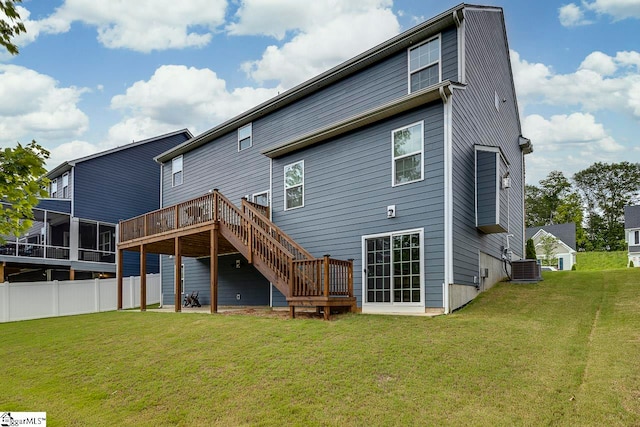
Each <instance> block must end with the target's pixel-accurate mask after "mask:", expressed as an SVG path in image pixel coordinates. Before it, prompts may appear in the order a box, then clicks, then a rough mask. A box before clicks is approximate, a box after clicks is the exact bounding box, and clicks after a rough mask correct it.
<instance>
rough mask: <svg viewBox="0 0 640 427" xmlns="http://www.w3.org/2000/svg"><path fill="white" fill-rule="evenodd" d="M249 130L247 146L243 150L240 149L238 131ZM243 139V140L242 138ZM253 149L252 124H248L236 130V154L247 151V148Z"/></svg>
mask: <svg viewBox="0 0 640 427" xmlns="http://www.w3.org/2000/svg"><path fill="white" fill-rule="evenodd" d="M246 128H249V146H248V147H245V148H240V141H241V139H240V131H241V130H243V129H246ZM243 139H245V138H243ZM251 147H253V123H249V124H247V125H244V126H241V127H239V128H238V152H240V151H244V150H247V149H249V148H251Z"/></svg>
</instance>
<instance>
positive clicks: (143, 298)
mask: <svg viewBox="0 0 640 427" xmlns="http://www.w3.org/2000/svg"><path fill="white" fill-rule="evenodd" d="M140 311H147V252H146V249H145V247H144V245H140Z"/></svg>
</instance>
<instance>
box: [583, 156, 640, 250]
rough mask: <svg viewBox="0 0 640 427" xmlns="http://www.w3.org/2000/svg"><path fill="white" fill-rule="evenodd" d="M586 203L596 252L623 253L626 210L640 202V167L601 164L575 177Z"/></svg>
mask: <svg viewBox="0 0 640 427" xmlns="http://www.w3.org/2000/svg"><path fill="white" fill-rule="evenodd" d="M573 180H574V181H575V183H576V186H577V187H578V189H579V190H580V192H581V193H582V195H583V197H584V200H585V201H586V209H587V212H586V213H587V224H588V235H589V239H590V240H591V243H592V244H593V245H594V247H593V249H600V250H602V249H605V248H606V249H610V250H623V249H625V243H624V207H625V206H627V205H632V204H634V203H635V202H637V201H638V198H639V195H640V164H637V163H629V162H621V163H612V164H608V163H602V162H597V163H594V164H593V165H591V166H590V167H588V168H587V169H584V170H582V171H580V172H578V173H576V174H575V175H574V176H573Z"/></svg>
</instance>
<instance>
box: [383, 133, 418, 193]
mask: <svg viewBox="0 0 640 427" xmlns="http://www.w3.org/2000/svg"><path fill="white" fill-rule="evenodd" d="M423 126H424V125H423V122H418V123H414V124H412V125H409V126H406V127H403V128H400V129H396V130H394V131H393V132H392V133H391V139H392V149H393V165H392V169H393V185H394V186H395V185H401V184H408V183H410V182H414V181H420V180H421V179H422V178H423V175H424V166H423V163H424V162H423V157H424V149H423V147H424V131H423Z"/></svg>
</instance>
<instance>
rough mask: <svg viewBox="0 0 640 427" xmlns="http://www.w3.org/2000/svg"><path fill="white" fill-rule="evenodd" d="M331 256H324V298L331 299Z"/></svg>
mask: <svg viewBox="0 0 640 427" xmlns="http://www.w3.org/2000/svg"><path fill="white" fill-rule="evenodd" d="M330 256H331V255H328V254H327V255H325V256H324V296H325V297H327V298H328V297H329V257H330Z"/></svg>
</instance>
